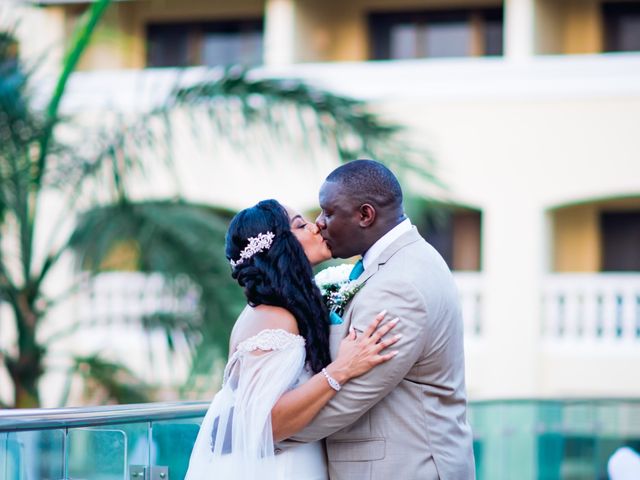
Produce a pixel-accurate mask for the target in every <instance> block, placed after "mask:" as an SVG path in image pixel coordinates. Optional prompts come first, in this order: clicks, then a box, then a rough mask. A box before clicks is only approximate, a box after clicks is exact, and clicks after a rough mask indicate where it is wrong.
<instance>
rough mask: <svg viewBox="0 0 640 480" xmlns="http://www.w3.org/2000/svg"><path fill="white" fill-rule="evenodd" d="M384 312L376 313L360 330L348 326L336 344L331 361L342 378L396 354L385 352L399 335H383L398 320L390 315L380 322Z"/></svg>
mask: <svg viewBox="0 0 640 480" xmlns="http://www.w3.org/2000/svg"><path fill="white" fill-rule="evenodd" d="M386 314H387V312H386V311H382V312H380V313H379V314H378V315H376V317H375V318H374V319H373V321H372V322H371V323H370V324H369V326H368V327H367V328H366V329H365V331H364V332H362V333H357V332H356V330H355V329H354V328H353V327H352V328H351V329H350V331H349V334H348V335H347V336H346V337H345V338H344V339H343V340H342V342H341V343H340V348H339V349H338V355H337V357H336V359H335V361H334V362H333V364H335V367H336V368H337V369H339V371H340V373H342V376H343V378H346V380H349V379H352V378H354V377H358V376H360V375H362V374H364V373H366V372H368V371H369V370H371V369H372V368H373V367H375V366H376V365H380V364H381V363H384V362H388V361H389V360H391V359H392V358H393V357H395V356H396V355H397V354H398V351H397V350H392V351H385V350H386V349H387V348H389V347H390V346H391V345H393V344H394V343H396V342H397V341H398V340H400V338H401V337H402V336H401V335H399V334H398V335H387V334H388V333H389V332H390V331H391V330H392V329H393V328H394V327H395V326H396V325H397V324H398V322H399V321H400V319H399V318H394V319H393V320H390V321H388V322H384V323H382V322H383V320H384V317H385V315H386Z"/></svg>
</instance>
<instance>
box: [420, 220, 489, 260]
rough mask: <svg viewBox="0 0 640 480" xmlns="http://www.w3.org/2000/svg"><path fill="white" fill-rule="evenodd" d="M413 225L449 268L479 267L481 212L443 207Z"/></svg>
mask: <svg viewBox="0 0 640 480" xmlns="http://www.w3.org/2000/svg"><path fill="white" fill-rule="evenodd" d="M416 226H417V227H418V231H419V232H420V233H421V234H422V236H423V237H424V238H425V239H426V240H427V241H428V242H429V243H430V244H431V245H432V246H433V248H435V249H436V250H437V251H438V253H440V255H442V258H444V260H445V262H447V265H449V268H451V270H468V271H480V270H481V268H482V265H481V228H482V213H481V212H479V211H477V210H456V211H448V212H447V211H442V212H439V213H438V214H436V215H432V216H428V217H426V218H424V219H422V220H421V221H420V220H419V221H417V222H416Z"/></svg>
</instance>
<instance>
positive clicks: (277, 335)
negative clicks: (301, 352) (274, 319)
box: [237, 329, 305, 352]
mask: <svg viewBox="0 0 640 480" xmlns="http://www.w3.org/2000/svg"><path fill="white" fill-rule="evenodd" d="M304 344H305V341H304V337H301V336H300V335H296V334H294V333H291V332H287V331H286V330H282V329H268V330H262V331H261V332H259V333H258V334H256V335H254V336H253V337H249V338H247V339H246V340H243V341H242V342H240V343H239V344H238V348H237V351H238V352H253V351H254V350H284V349H285V348H289V347H295V346H300V347H304Z"/></svg>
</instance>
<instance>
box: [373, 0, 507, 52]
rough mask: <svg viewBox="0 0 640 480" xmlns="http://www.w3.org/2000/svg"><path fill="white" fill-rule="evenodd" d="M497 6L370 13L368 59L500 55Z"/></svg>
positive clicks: (501, 18) (500, 13) (500, 17)
mask: <svg viewBox="0 0 640 480" xmlns="http://www.w3.org/2000/svg"><path fill="white" fill-rule="evenodd" d="M502 25H503V12H502V9H501V8H491V9H464V10H462V9H461V10H447V11H439V10H434V11H421V12H402V13H373V14H371V15H370V16H369V29H370V37H371V58H373V59H375V60H388V59H394V60H398V59H406V58H438V57H467V56H482V55H502V43H503V42H502V38H503V33H502Z"/></svg>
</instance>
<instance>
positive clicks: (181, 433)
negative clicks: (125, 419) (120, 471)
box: [151, 418, 202, 479]
mask: <svg viewBox="0 0 640 480" xmlns="http://www.w3.org/2000/svg"><path fill="white" fill-rule="evenodd" d="M201 421H202V418H196V419H184V420H164V421H158V422H153V425H152V430H151V431H152V442H151V443H152V445H151V459H152V465H155V466H159V467H166V468H168V474H169V478H171V479H173V478H178V479H182V478H184V476H185V474H186V473H187V467H188V465H189V457H190V456H191V450H192V449H193V444H194V442H195V440H196V436H197V435H198V430H199V429H200V423H201Z"/></svg>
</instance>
